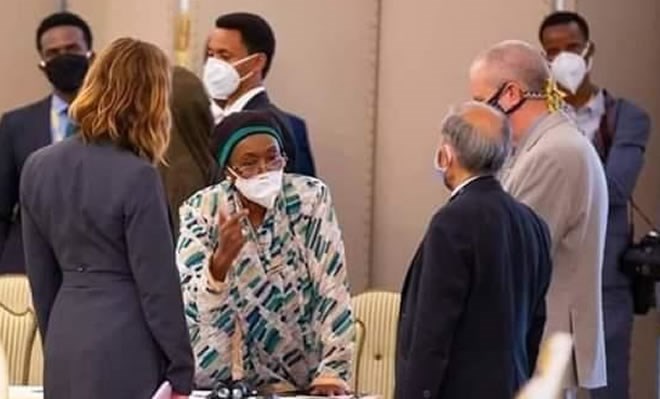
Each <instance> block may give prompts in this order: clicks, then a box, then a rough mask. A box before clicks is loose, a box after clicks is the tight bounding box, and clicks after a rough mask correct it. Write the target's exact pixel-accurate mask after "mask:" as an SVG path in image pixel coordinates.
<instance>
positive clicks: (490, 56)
mask: <svg viewBox="0 0 660 399" xmlns="http://www.w3.org/2000/svg"><path fill="white" fill-rule="evenodd" d="M472 67H473V68H486V69H485V71H486V73H487V76H489V78H490V79H491V84H492V85H493V86H494V87H499V86H501V85H503V84H504V83H506V82H510V81H517V82H520V83H521V84H522V85H524V86H525V87H526V89H527V90H528V91H530V92H538V93H541V92H543V89H544V88H545V85H546V82H547V80H548V78H549V77H550V70H549V68H548V63H547V61H546V60H545V58H544V57H543V55H541V50H540V49H537V48H535V47H534V46H532V45H531V44H529V43H527V42H524V41H522V40H506V41H503V42H500V43H498V44H496V45H494V46H493V47H491V48H489V49H488V50H486V51H485V52H484V53H483V54H481V55H480V56H479V57H477V59H476V60H475V62H474V63H473V64H472Z"/></svg>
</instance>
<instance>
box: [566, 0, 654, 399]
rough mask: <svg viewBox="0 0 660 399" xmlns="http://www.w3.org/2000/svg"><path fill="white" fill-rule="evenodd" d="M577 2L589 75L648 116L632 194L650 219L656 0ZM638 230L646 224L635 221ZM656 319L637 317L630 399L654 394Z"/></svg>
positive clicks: (586, 0) (652, 191)
mask: <svg viewBox="0 0 660 399" xmlns="http://www.w3.org/2000/svg"><path fill="white" fill-rule="evenodd" d="M633 3H634V6H631V3H629V2H625V1H618V0H578V1H577V10H578V11H579V12H580V13H582V14H584V15H585V16H586V17H587V18H588V20H589V22H590V25H591V29H592V39H593V41H594V43H595V44H596V54H595V58H594V71H593V75H594V79H595V81H596V83H598V84H600V85H602V86H604V87H607V88H608V89H610V90H611V91H613V92H614V93H615V94H618V95H621V96H625V97H627V98H629V99H631V100H633V101H635V102H636V103H638V104H639V105H641V106H642V107H644V108H645V109H646V110H647V111H648V112H649V114H650V115H651V118H652V121H653V129H652V135H651V140H650V143H649V146H648V149H647V157H646V165H645V167H644V170H643V171H642V176H641V179H640V181H639V182H638V184H637V190H636V192H635V198H636V200H637V202H638V203H639V205H640V206H641V207H642V208H643V209H644V210H646V212H647V213H648V214H649V216H651V217H652V218H653V217H654V216H656V215H657V214H658V211H660V201H659V195H660V184H658V182H659V181H660V137H658V135H657V132H658V128H657V127H658V126H659V125H660V73H659V71H660V42H658V41H657V40H656V39H657V38H658V37H660V25H658V20H660V2H658V0H635V1H634V2H633ZM636 225H637V226H638V228H637V230H638V231H637V233H638V234H639V233H645V232H646V231H647V230H648V227H647V226H646V225H645V224H644V223H643V222H641V221H640V220H639V219H638V220H637V221H636ZM659 331H660V317H659V316H658V313H656V312H651V315H649V316H647V317H637V318H636V320H635V331H634V337H633V342H634V345H633V351H632V370H631V375H632V381H633V392H632V397H633V398H653V397H658V396H657V395H658V393H657V392H656V386H657V384H656V382H655V380H656V379H657V378H658V368H657V365H656V344H657V334H658V332H659Z"/></svg>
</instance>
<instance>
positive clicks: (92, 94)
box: [69, 38, 171, 163]
mask: <svg viewBox="0 0 660 399" xmlns="http://www.w3.org/2000/svg"><path fill="white" fill-rule="evenodd" d="M170 87H171V69H170V64H169V62H168V60H167V57H166V56H165V54H164V53H163V52H162V51H161V50H160V49H159V48H158V47H156V46H154V45H153V44H150V43H146V42H142V41H139V40H135V39H130V38H121V39H117V40H115V41H114V42H112V44H110V46H109V47H108V48H106V49H105V50H104V51H103V52H102V53H101V54H100V55H99V57H98V59H96V60H95V61H94V62H93V63H92V66H91V68H90V70H89V72H88V73H87V76H86V77H85V82H84V83H83V86H82V88H81V89H80V92H79V93H78V96H77V97H76V99H75V101H74V102H73V103H72V104H71V107H70V108H69V115H70V116H71V118H72V119H73V120H74V121H75V122H76V123H77V124H78V127H79V129H80V135H81V137H82V139H83V140H84V141H85V142H94V141H98V140H102V139H110V141H112V142H113V143H115V144H116V145H118V146H120V147H123V148H126V149H128V150H130V151H132V152H134V153H135V154H137V155H138V156H140V157H144V158H146V159H148V160H149V161H151V162H153V163H159V162H163V161H164V159H163V157H164V155H165V151H166V150H167V146H168V144H169V140H170V126H171V116H170V109H169V97H170V90H171V89H170Z"/></svg>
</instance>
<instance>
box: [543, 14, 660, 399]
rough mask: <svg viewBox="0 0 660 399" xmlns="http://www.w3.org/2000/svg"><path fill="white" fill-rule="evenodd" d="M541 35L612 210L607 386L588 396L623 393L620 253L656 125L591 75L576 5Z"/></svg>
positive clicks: (626, 363) (625, 325)
mask: <svg viewBox="0 0 660 399" xmlns="http://www.w3.org/2000/svg"><path fill="white" fill-rule="evenodd" d="M539 40H540V41H541V44H542V45H543V49H544V50H545V53H546V56H547V58H548V61H550V63H551V64H550V65H551V69H552V72H553V75H554V78H555V79H556V80H557V82H559V84H560V85H561V86H562V89H564V91H566V93H567V96H566V103H567V104H568V109H567V110H568V112H569V113H570V114H572V116H573V117H574V118H575V121H576V122H577V124H578V126H579V127H580V129H581V130H582V132H583V133H584V134H585V135H586V136H587V138H588V139H589V140H590V141H591V142H592V143H593V144H594V146H595V148H596V150H597V151H598V154H599V155H600V158H601V160H602V162H603V165H604V167H605V176H606V177H607V189H608V192H609V210H608V219H607V233H606V237H605V253H604V261H603V283H602V284H603V320H604V327H605V353H606V364H607V386H606V387H603V388H598V389H595V390H592V392H591V395H592V397H593V398H594V399H610V398H611V399H626V398H628V397H629V396H630V392H629V390H630V389H629V388H630V377H629V373H630V344H631V338H632V329H633V296H632V291H631V280H630V278H629V277H628V276H627V275H625V274H624V273H622V272H621V257H622V255H623V252H624V251H625V250H626V248H627V247H628V245H630V243H631V241H630V240H631V237H632V235H631V234H632V231H631V229H630V222H631V221H630V220H629V219H630V218H629V214H628V202H629V201H630V200H631V198H632V195H633V192H634V189H635V185H636V183H637V178H638V177H639V174H640V172H641V170H642V166H643V165H644V153H645V152H646V145H647V143H648V140H649V134H650V127H651V126H650V125H651V124H650V120H649V116H648V114H647V113H646V112H645V111H644V110H642V109H641V108H639V107H638V106H636V105H635V104H633V103H631V102H630V101H627V100H625V99H623V98H616V97H614V96H613V95H612V94H611V93H610V92H608V91H607V90H605V89H603V88H599V87H597V86H596V85H595V84H594V83H593V81H592V80H591V76H590V71H591V66H592V65H593V56H594V53H595V51H596V47H595V45H594V43H593V42H592V41H591V39H590V32H589V25H588V24H587V21H586V20H585V19H584V18H583V17H582V16H580V15H579V14H576V13H574V12H556V13H553V14H551V15H549V16H547V17H546V18H545V19H544V21H543V22H542V23H541V27H540V28H539Z"/></svg>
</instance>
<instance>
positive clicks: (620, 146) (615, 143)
mask: <svg viewBox="0 0 660 399" xmlns="http://www.w3.org/2000/svg"><path fill="white" fill-rule="evenodd" d="M605 110H606V111H605V116H603V119H602V121H601V125H600V129H599V131H598V134H597V135H596V137H595V138H594V145H595V147H596V149H597V150H598V153H599V155H600V157H601V160H602V161H603V165H604V167H605V176H606V177H607V191H608V192H609V212H608V218H607V234H606V237H605V256H604V264H603V287H604V288H605V289H609V288H626V287H629V285H630V279H629V277H628V276H627V275H626V274H624V273H622V272H621V257H622V255H623V253H624V251H625V250H626V248H627V247H628V245H629V244H630V242H631V239H632V231H631V229H630V215H629V208H628V201H630V199H631V198H632V196H633V192H634V190H635V185H636V184H637V179H638V177H639V175H640V173H641V170H642V166H643V165H644V153H645V152H646V145H647V143H648V140H649V135H650V131H651V121H650V119H649V116H648V114H647V113H646V112H644V110H642V109H641V108H639V107H638V106H636V105H635V104H633V103H631V102H629V101H627V100H625V99H621V98H614V97H612V96H611V95H610V94H609V93H607V92H605Z"/></svg>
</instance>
